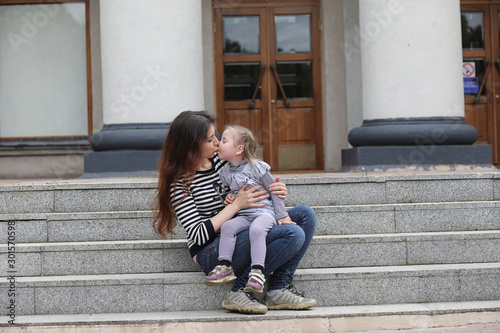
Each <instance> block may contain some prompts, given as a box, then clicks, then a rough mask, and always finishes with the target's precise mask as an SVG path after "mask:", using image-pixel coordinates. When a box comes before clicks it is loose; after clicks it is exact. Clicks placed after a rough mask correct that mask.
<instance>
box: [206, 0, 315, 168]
mask: <svg viewBox="0 0 500 333" xmlns="http://www.w3.org/2000/svg"><path fill="white" fill-rule="evenodd" d="M294 3H295V2H293V1H291V2H285V1H274V2H273V1H272V0H271V1H258V0H255V1H238V3H237V4H231V5H228V2H227V1H216V0H214V22H215V23H214V36H215V38H214V40H215V80H216V108H217V115H218V116H219V120H218V126H217V128H218V130H219V131H221V130H222V129H223V127H224V125H226V124H241V125H243V126H246V127H249V128H250V129H252V130H253V131H254V132H255V134H256V135H257V137H258V139H259V142H260V144H261V150H260V154H261V157H262V158H263V159H264V161H266V162H267V163H269V164H270V165H271V168H272V169H273V170H274V171H277V170H279V171H301V170H304V171H305V170H307V171H321V170H324V156H323V128H322V127H323V120H322V106H321V101H322V98H321V61H320V60H321V58H320V57H321V46H320V24H321V23H320V20H319V10H320V8H319V1H301V2H300V3H299V4H300V6H299V5H298V6H293V4H294ZM306 4H307V5H306Z"/></svg>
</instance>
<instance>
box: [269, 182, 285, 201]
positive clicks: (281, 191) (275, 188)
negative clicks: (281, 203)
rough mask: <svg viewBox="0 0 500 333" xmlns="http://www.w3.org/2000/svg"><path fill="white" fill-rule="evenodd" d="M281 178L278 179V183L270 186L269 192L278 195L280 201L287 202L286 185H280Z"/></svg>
mask: <svg viewBox="0 0 500 333" xmlns="http://www.w3.org/2000/svg"><path fill="white" fill-rule="evenodd" d="M279 181H280V177H279V176H278V177H276V183H273V184H271V185H269V190H270V191H271V192H272V193H273V194H276V195H277V196H278V197H280V199H283V200H285V199H286V192H287V189H286V185H285V184H283V183H280V182H279Z"/></svg>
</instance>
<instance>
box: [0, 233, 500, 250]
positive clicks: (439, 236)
mask: <svg viewBox="0 0 500 333" xmlns="http://www.w3.org/2000/svg"><path fill="white" fill-rule="evenodd" d="M499 237H500V230H474V231H439V232H418V233H390V234H355V235H315V236H314V238H313V244H314V243H328V242H329V241H343V240H345V241H351V240H365V241H370V240H372V241H377V242H379V241H384V240H385V241H405V240H410V241H417V240H422V241H431V240H434V241H435V240H437V241H439V240H474V239H488V238H495V239H496V238H499ZM186 243H187V240H186V239H185V238H182V239H143V240H109V241H68V242H40V243H17V244H16V246H17V250H18V252H20V253H22V252H26V251H29V250H30V249H32V250H37V251H38V250H39V248H43V250H58V249H59V250H75V249H77V250H89V251H92V250H106V249H141V248H169V247H176V248H178V247H183V246H186ZM6 247H7V245H6V244H0V253H1V252H2V250H1V249H2V248H4V249H5V248H6ZM65 248H66V249H65Z"/></svg>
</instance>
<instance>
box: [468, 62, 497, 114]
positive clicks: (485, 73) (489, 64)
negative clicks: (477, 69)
mask: <svg viewBox="0 0 500 333" xmlns="http://www.w3.org/2000/svg"><path fill="white" fill-rule="evenodd" d="M499 60H500V59H497V60H496V61H495V63H496V64H498V63H500V61H499ZM490 66H491V60H488V61H486V67H485V68H484V71H483V81H482V82H481V87H480V88H479V91H478V92H477V95H476V98H474V104H477V102H479V96H481V93H482V92H483V88H484V84H485V83H486V79H487V78H488V74H489V73H490V72H489V71H488V67H490Z"/></svg>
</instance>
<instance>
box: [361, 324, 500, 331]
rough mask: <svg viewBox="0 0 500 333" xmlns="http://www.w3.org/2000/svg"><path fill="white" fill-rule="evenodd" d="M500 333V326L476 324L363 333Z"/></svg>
mask: <svg viewBox="0 0 500 333" xmlns="http://www.w3.org/2000/svg"><path fill="white" fill-rule="evenodd" d="M396 332H398V333H401V332H407V333H499V332H500V324H475V325H468V326H462V327H446V328H432V329H414V330H390V331H364V332H363V333H396ZM358 333H360V332H358Z"/></svg>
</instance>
